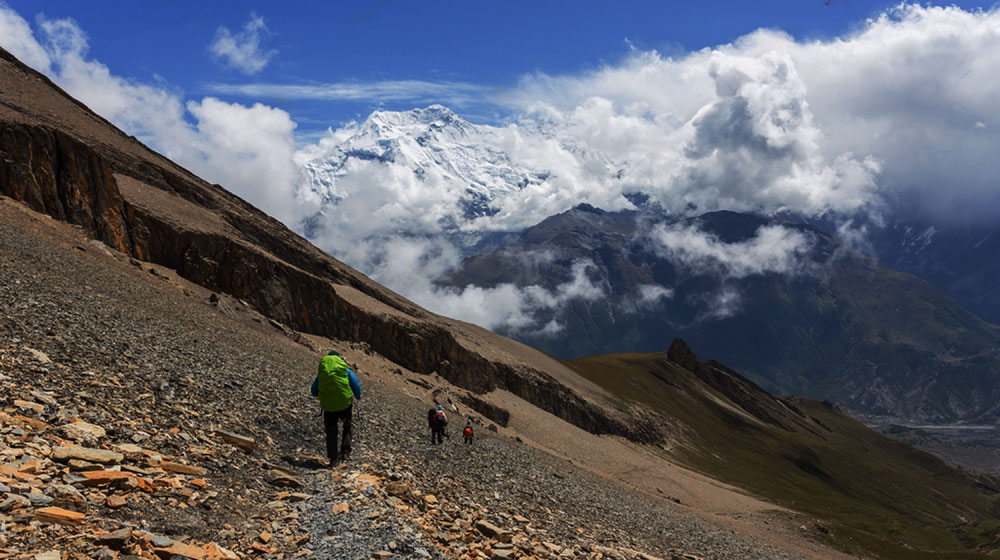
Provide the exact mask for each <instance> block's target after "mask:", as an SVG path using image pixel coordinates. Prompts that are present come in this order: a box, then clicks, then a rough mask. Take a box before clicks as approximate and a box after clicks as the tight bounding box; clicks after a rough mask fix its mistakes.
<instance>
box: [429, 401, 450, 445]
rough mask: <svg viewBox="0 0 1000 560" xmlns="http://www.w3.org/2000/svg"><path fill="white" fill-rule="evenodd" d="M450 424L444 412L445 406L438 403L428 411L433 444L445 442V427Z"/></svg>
mask: <svg viewBox="0 0 1000 560" xmlns="http://www.w3.org/2000/svg"><path fill="white" fill-rule="evenodd" d="M447 425H448V418H447V417H446V416H445V414H444V407H443V406H441V405H437V408H432V409H430V410H428V411H427V427H429V428H430V429H431V445H434V444H435V443H444V428H445V426H447Z"/></svg>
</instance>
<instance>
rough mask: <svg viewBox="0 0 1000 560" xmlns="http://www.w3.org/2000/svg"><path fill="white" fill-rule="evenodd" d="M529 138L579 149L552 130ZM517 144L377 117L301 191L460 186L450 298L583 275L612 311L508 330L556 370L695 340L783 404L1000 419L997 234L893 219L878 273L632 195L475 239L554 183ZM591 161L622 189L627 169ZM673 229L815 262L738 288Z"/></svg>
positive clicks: (876, 261) (850, 257)
mask: <svg viewBox="0 0 1000 560" xmlns="http://www.w3.org/2000/svg"><path fill="white" fill-rule="evenodd" d="M519 134H522V135H526V136H532V135H534V136H535V137H542V138H544V139H546V140H548V141H552V142H560V143H562V144H563V145H564V146H565V147H566V148H567V149H569V150H571V151H572V150H578V149H577V148H575V147H573V146H572V145H568V144H567V142H568V140H567V139H566V138H564V137H563V136H561V135H560V134H559V133H558V131H555V130H547V129H545V128H544V127H541V126H539V127H536V128H533V129H530V128H529V129H522V130H519ZM504 138H505V137H504V129H502V128H498V127H491V126H486V125H476V124H471V123H469V122H466V121H464V120H463V119H461V118H460V117H458V116H457V115H456V114H455V113H453V112H452V111H450V110H448V109H447V108H444V107H441V106H431V107H428V108H426V109H416V110H413V111H407V112H385V111H379V112H375V113H373V114H372V115H371V116H370V117H369V118H368V119H367V120H366V121H365V122H364V123H362V124H361V125H360V126H359V127H358V128H357V129H356V131H354V133H353V135H352V136H350V137H349V138H347V139H346V140H345V141H343V142H342V143H341V144H339V145H338V146H336V147H335V149H333V150H332V152H330V153H329V154H327V155H326V156H324V157H320V158H317V159H315V160H313V161H310V162H308V163H307V164H306V165H305V166H304V168H303V172H304V175H305V177H306V180H305V181H304V183H303V189H304V192H306V193H308V194H309V195H310V196H313V197H319V198H321V199H322V200H323V201H324V205H325V207H327V208H329V207H331V206H335V205H337V204H338V203H339V201H341V200H342V199H343V197H344V196H348V193H346V192H345V191H343V190H342V189H341V188H340V183H341V181H342V180H343V179H344V178H345V177H346V176H348V174H349V173H350V169H351V165H352V162H356V161H372V160H377V161H379V162H383V163H385V164H386V165H392V166H394V167H395V168H396V169H399V170H402V172H409V173H412V175H413V177H414V178H415V179H416V180H417V181H418V182H421V181H422V182H426V183H427V188H428V189H440V188H449V189H451V190H452V192H453V193H454V194H455V196H454V208H453V210H452V212H451V214H450V215H449V217H448V219H447V220H445V222H447V223H443V224H442V228H441V231H442V232H443V234H444V235H446V236H451V237H452V238H453V239H454V240H455V243H456V245H458V246H460V247H462V249H463V250H464V251H465V260H464V261H463V264H462V266H461V267H460V268H459V269H458V270H454V271H452V272H451V273H450V274H449V275H447V276H446V277H444V278H440V279H438V283H439V285H441V286H450V287H454V288H463V287H465V286H469V285H472V286H478V287H483V288H489V287H494V286H498V285H501V284H513V285H516V286H518V287H528V286H539V287H542V288H545V289H548V290H554V289H556V287H557V286H559V285H560V284H561V283H564V282H566V281H567V280H568V279H569V278H570V277H571V274H572V271H573V267H574V266H579V264H580V263H584V265H585V266H587V272H586V274H587V278H588V279H589V280H590V281H591V282H592V283H594V285H596V286H598V287H599V288H600V289H601V290H602V291H603V292H604V295H605V297H603V298H599V299H590V300H587V299H581V298H577V299H569V300H568V301H567V303H565V304H564V305H563V306H562V307H560V308H558V309H555V310H548V311H543V312H541V313H542V316H539V317H538V320H539V322H540V324H556V323H558V324H559V325H560V326H561V330H560V329H554V330H553V329H550V330H548V331H544V332H542V331H538V330H534V331H532V330H530V329H522V330H507V331H506V332H505V334H508V335H510V336H512V337H514V338H517V339H519V340H521V341H523V342H527V343H529V344H531V345H533V346H536V347H538V348H540V349H542V350H545V351H546V352H549V353H551V354H553V355H555V356H558V357H563V358H569V357H579V356H585V355H593V354H598V353H609V352H625V351H646V352H649V351H656V350H661V349H662V348H663V347H664V345H665V344H666V343H667V342H668V341H669V340H670V339H672V338H673V337H683V338H685V339H687V340H689V341H690V342H691V343H692V344H693V345H694V346H695V347H697V348H700V349H701V351H702V352H704V353H705V354H706V355H709V356H711V357H713V358H716V359H719V360H722V361H724V362H726V363H728V364H730V365H732V366H733V367H736V368H737V369H740V370H741V371H745V372H747V373H748V374H749V375H750V376H751V377H753V378H754V379H755V380H756V381H758V382H760V383H762V384H763V385H764V386H765V387H767V388H768V389H770V390H775V391H780V392H787V393H795V394H803V395H810V396H815V397H820V398H828V399H831V400H836V401H839V402H843V403H846V404H848V405H849V406H851V407H854V408H856V409H858V410H862V411H865V412H869V413H878V414H888V415H897V416H901V417H907V418H914V419H921V420H930V421H955V420H960V419H987V418H995V417H997V415H998V414H1000V404H998V403H1000V331H998V329H997V328H996V327H994V326H992V325H990V324H989V323H987V321H986V320H984V319H989V320H994V321H998V320H1000V260H998V259H996V258H995V256H996V255H997V253H998V250H1000V231H991V230H990V229H989V228H971V227H970V228H963V229H962V230H960V231H959V230H957V229H955V228H948V227H946V226H934V225H932V224H929V223H924V222H921V221H920V220H917V219H906V217H900V216H894V217H891V218H890V220H889V222H888V223H889V224H890V225H888V226H884V227H879V228H871V229H870V231H869V235H868V237H867V238H866V240H865V241H866V242H867V243H868V244H869V247H870V248H871V251H870V252H873V253H874V257H876V258H871V255H869V256H867V257H866V256H864V254H863V253H862V252H857V251H855V250H854V249H852V248H849V247H847V246H846V245H845V244H844V243H842V242H841V241H840V240H838V238H837V237H836V235H835V234H832V233H830V231H832V228H823V227H816V226H809V225H805V223H798V222H797V221H795V220H793V221H790V222H789V221H784V222H781V221H777V220H773V219H768V218H766V217H760V216H753V215H748V214H737V213H732V212H716V213H710V214H705V215H701V216H697V217H690V216H687V217H679V216H675V215H669V214H667V213H665V212H664V211H663V210H662V209H661V208H659V206H658V205H656V204H649V203H648V202H647V201H648V199H649V197H647V196H645V195H644V194H643V193H641V192H635V193H631V194H629V195H627V197H628V198H629V200H630V201H631V202H632V203H633V204H634V205H635V207H636V208H638V210H634V211H620V212H605V211H603V210H601V209H597V208H593V207H591V206H588V205H581V206H578V207H576V208H574V209H572V210H569V211H567V212H563V213H561V214H558V215H554V216H551V217H549V218H548V219H545V220H543V221H541V223H538V224H537V225H534V226H532V227H529V228H527V229H523V230H517V231H508V232H504V233H503V234H498V233H496V232H491V231H488V230H483V229H477V220H479V219H480V218H483V217H488V216H492V215H494V214H496V212H497V211H498V208H499V206H500V204H501V202H502V201H503V199H504V198H505V197H507V196H511V195H512V194H514V193H517V192H518V191H520V190H522V189H524V188H525V187H527V186H529V185H537V184H540V183H542V182H544V181H546V180H549V172H548V171H547V170H545V169H534V168H529V167H527V166H525V165H523V164H519V163H518V162H517V161H516V160H515V158H514V157H512V156H511V154H510V153H509V152H508V151H506V144H505V140H504ZM586 157H587V158H588V159H589V160H590V161H594V162H598V163H599V164H600V165H602V166H603V167H604V169H605V170H606V172H607V173H608V174H616V173H617V174H621V173H623V170H625V169H627V168H628V167H629V164H628V163H627V162H618V163H614V162H611V161H610V160H608V159H606V158H601V156H600V154H587V155H586ZM442 184H444V185H448V186H447V187H442V186H441V185H442ZM317 219H322V216H317ZM668 226H669V227H680V228H694V230H693V231H696V232H699V233H701V234H704V235H706V236H707V238H708V239H710V240H711V239H714V240H715V241H716V242H717V246H715V249H718V248H719V247H722V248H726V247H728V249H725V250H728V251H732V250H736V251H739V250H740V247H742V245H740V244H746V243H749V242H751V241H753V240H754V239H755V235H757V232H758V231H760V230H761V228H768V227H777V228H783V229H782V231H791V232H797V235H801V236H804V237H802V239H806V240H808V250H807V251H805V252H803V253H801V254H797V255H794V256H795V257H796V258H798V259H802V260H803V262H802V263H800V264H802V266H799V267H798V268H797V270H795V271H794V273H789V271H787V270H771V269H768V268H767V267H764V268H762V269H761V272H760V273H759V274H746V275H739V274H737V275H736V277H733V276H732V275H727V274H725V273H723V272H720V271H719V270H718V269H713V268H712V267H711V266H709V267H708V268H706V269H695V268H692V267H690V266H687V264H686V263H684V262H683V258H684V255H683V254H682V253H683V250H681V253H677V251H674V253H671V254H665V253H664V252H663V251H657V250H655V249H653V248H651V247H650V244H649V243H648V241H649V239H648V234H649V231H650V230H651V228H655V227H668ZM308 233H309V232H308V228H307V234H308ZM760 242H761V243H764V242H765V241H764V240H761V241H760ZM675 249H682V248H677V247H675ZM713 250H714V249H713ZM538 255H544V258H543V259H541V260H539V259H538V258H537V257H538ZM688 257H690V255H688ZM750 258H754V257H753V256H750ZM678 259H681V260H678ZM529 262H530V264H526V263H529ZM803 267H804V268H803ZM889 267H893V268H895V269H896V270H893V268H889ZM806 269H808V270H806ZM900 271H902V272H900ZM905 272H908V273H910V274H912V275H913V276H911V275H910V274H906V273H905ZM949 295H950V296H951V297H954V298H955V299H956V300H958V302H961V304H964V305H965V307H963V306H962V305H960V304H959V303H956V301H955V300H953V299H951V297H948V296H949ZM551 321H556V323H552V322H551ZM501 330H502V329H501Z"/></svg>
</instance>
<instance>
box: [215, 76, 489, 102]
mask: <svg viewBox="0 0 1000 560" xmlns="http://www.w3.org/2000/svg"><path fill="white" fill-rule="evenodd" d="M206 87H207V88H208V90H209V91H212V92H213V93H217V94H220V95H241V96H245V97H251V98H254V99H307V100H317V101H382V102H392V101H408V102H412V103H415V104H419V105H429V104H432V103H444V104H447V105H449V106H452V107H463V106H467V105H472V104H481V103H483V102H484V101H488V100H489V98H490V96H491V95H492V93H493V91H494V89H493V88H490V87H487V86H483V85H479V84H470V83H465V82H449V81H444V82H428V81H423V80H382V81H375V82H358V81H354V82H336V83H329V84H269V83H256V84H222V83H213V84H208V85H207V86H206ZM484 98H485V99H484Z"/></svg>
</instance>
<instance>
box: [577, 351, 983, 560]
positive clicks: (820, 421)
mask: <svg viewBox="0 0 1000 560" xmlns="http://www.w3.org/2000/svg"><path fill="white" fill-rule="evenodd" d="M567 364H568V365H569V366H570V367H572V368H573V369H574V370H576V371H577V372H579V373H580V374H582V375H583V376H585V377H587V378H588V379H591V380H592V381H595V382H597V383H598V384H600V385H602V386H604V387H606V388H608V389H609V390H611V391H613V392H615V393H616V394H617V395H619V396H620V397H622V398H624V399H628V400H633V401H638V402H641V403H644V404H646V405H648V406H650V407H652V408H653V409H654V410H656V411H657V412H659V413H660V414H661V415H663V416H664V417H665V418H666V420H667V421H668V422H675V423H680V424H682V425H683V426H684V429H683V430H682V431H683V432H684V433H686V434H687V437H686V438H685V439H686V441H682V442H680V445H678V446H676V447H674V448H673V449H672V450H671V451H670V455H671V456H672V458H674V459H676V460H679V461H681V462H682V463H685V464H687V465H689V466H691V467H693V468H695V469H697V470H700V471H702V472H705V473H707V474H709V475H711V476H713V477H715V478H718V479H720V480H723V481H725V482H729V483H732V484H735V485H737V486H740V487H742V488H745V489H747V490H749V491H751V492H753V493H756V494H759V495H761V496H764V497H766V498H768V499H770V500H772V501H774V502H776V503H779V504H782V505H786V506H788V507H791V508H793V509H795V510H797V511H800V512H803V513H807V514H810V515H815V516H816V517H818V518H820V519H822V520H823V521H824V523H825V527H826V528H827V529H829V530H830V539H831V541H832V542H833V544H835V545H836V546H838V547H841V548H843V549H846V550H847V551H849V552H857V551H862V550H863V551H867V552H872V553H876V554H877V555H879V556H880V557H884V558H907V559H925V558H926V559H944V558H948V559H952V558H954V559H959V558H982V557H984V553H987V552H988V551H993V550H996V549H997V548H998V547H1000V519H998V514H1000V494H998V493H997V491H996V490H991V489H989V488H988V487H989V486H990V485H992V484H994V483H995V481H992V480H987V479H985V478H983V479H978V478H976V477H973V476H970V475H969V474H967V473H963V472H961V471H958V470H956V469H953V468H951V467H949V466H948V465H946V464H945V463H943V462H942V461H940V460H939V459H937V458H935V457H933V456H931V455H929V454H927V453H924V452H921V451H917V450H915V449H912V448H909V447H907V446H904V445H902V444H899V443H897V442H894V441H892V440H890V439H888V438H885V437H883V436H881V435H879V434H877V433H875V432H873V431H871V430H868V429H867V428H865V427H864V426H863V425H862V424H861V423H859V422H857V421H855V420H853V419H851V418H850V417H848V416H846V415H844V414H842V413H840V412H839V411H837V410H836V409H834V408H832V407H830V406H828V405H826V404H824V403H820V402H817V401H813V400H809V399H801V398H781V399H778V398H774V397H771V396H769V395H767V393H765V392H763V391H758V390H756V389H755V388H754V389H753V390H751V391H749V392H746V393H744V394H742V395H741V396H739V397H737V400H740V401H741V402H742V403H744V409H750V410H755V411H756V416H757V417H759V418H767V419H769V422H759V421H757V420H755V419H754V418H751V417H749V416H747V415H745V414H742V411H740V410H737V409H735V408H734V405H732V402H731V401H730V400H729V399H728V398H727V397H726V396H725V395H723V394H722V393H720V392H719V391H716V390H715V389H712V388H710V387H708V386H707V385H706V384H705V383H703V382H702V381H701V380H700V379H699V378H698V377H697V376H696V375H694V374H693V373H692V372H690V371H688V370H686V369H684V368H682V367H680V366H678V365H677V364H675V363H673V362H670V361H669V360H668V359H667V355H666V354H665V353H660V354H619V355H608V356H597V357H591V358H582V359H578V360H573V361H569V362H567ZM748 402H749V404H747V403H748ZM998 555H1000V552H998Z"/></svg>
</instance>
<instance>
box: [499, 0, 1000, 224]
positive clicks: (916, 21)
mask: <svg viewBox="0 0 1000 560" xmlns="http://www.w3.org/2000/svg"><path fill="white" fill-rule="evenodd" d="M998 95H1000V8H994V9H991V10H988V11H963V10H961V9H959V8H955V7H923V6H918V5H900V6H899V7H897V8H894V9H892V10H890V11H888V12H886V13H885V14H882V15H880V16H878V17H876V18H874V19H872V20H871V21H869V22H867V23H865V24H864V25H862V26H860V27H858V28H857V29H856V30H855V31H853V32H851V33H849V34H846V35H844V36H842V37H838V38H835V39H831V40H819V41H798V40H796V39H794V38H793V37H790V36H789V35H787V34H784V33H782V32H780V31H774V30H758V31H755V32H753V33H750V34H748V35H746V36H744V37H741V38H739V39H737V40H736V41H734V42H733V43H731V44H727V45H720V46H718V47H715V48H708V49H703V50H700V51H697V52H692V53H688V54H685V55H681V56H675V57H670V56H664V55H661V54H659V53H656V52H636V53H633V55H632V56H630V57H629V58H628V59H627V60H625V61H623V62H622V63H620V64H616V65H608V66H605V67H603V68H600V69H598V70H595V71H592V72H588V73H585V74H582V75H564V76H547V75H531V76H527V77H526V78H524V79H523V80H522V83H521V84H520V85H519V87H518V88H517V89H516V90H514V91H513V92H510V95H508V96H507V99H509V100H510V103H511V106H512V107H513V108H515V110H523V111H528V112H529V113H530V112H534V114H536V115H539V116H540V118H543V119H545V120H547V121H550V122H553V123H556V124H558V125H559V126H560V127H561V130H565V131H566V135H567V136H568V137H571V138H574V139H585V140H586V145H587V146H588V147H593V148H596V149H599V150H600V152H601V153H603V154H605V155H606V156H607V158H608V159H609V160H611V161H616V162H625V163H627V164H628V165H629V166H630V167H629V168H628V172H627V175H626V177H625V179H624V180H623V181H622V182H621V184H616V183H615V182H614V181H606V180H605V181H603V182H602V181H601V180H600V178H598V177H595V178H592V179H591V180H590V181H589V183H590V185H589V186H583V187H577V189H578V190H581V191H584V192H585V193H588V194H590V193H593V192H596V191H599V190H601V189H605V190H613V191H618V190H628V189H633V188H634V189H639V190H643V191H646V192H649V193H650V194H651V195H653V196H654V197H655V198H656V199H658V200H659V201H660V202H661V203H662V204H664V205H665V206H666V207H668V208H670V209H673V210H677V211H684V210H685V209H686V208H688V207H689V205H690V207H693V208H696V209H697V210H696V211H706V210H714V209H731V210H752V211H758V212H763V213H770V212H774V211H777V210H788V211H793V212H799V213H803V214H808V215H818V214H823V213H846V214H850V213H854V212H857V211H864V212H867V213H870V214H879V213H884V212H885V211H886V210H887V209H888V210H891V209H892V208H895V207H898V206H899V205H901V204H906V205H911V206H914V207H915V209H916V210H917V211H919V212H922V213H923V214H925V215H927V216H930V217H932V218H937V219H940V220H945V221H954V220H956V219H957V220H961V221H967V220H988V219H992V218H993V217H994V216H995V215H996V214H997V211H998V210H1000V188H998V184H997V181H996V177H998V176H1000V158H996V157H994V155H993V154H996V153H998V151H1000V135H996V134H991V133H990V132H989V131H990V130H991V124H994V123H996V122H997V121H998V120H1000V105H998V104H997V103H995V102H994V101H993V100H995V99H996V98H997V96H998ZM553 171H554V174H556V175H559V174H563V173H564V170H563V169H562V168H560V167H556V168H555V169H554V170H553ZM571 171H572V170H571ZM585 179H586V178H585ZM552 196H553V197H557V196H558V193H553V195H552Z"/></svg>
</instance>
